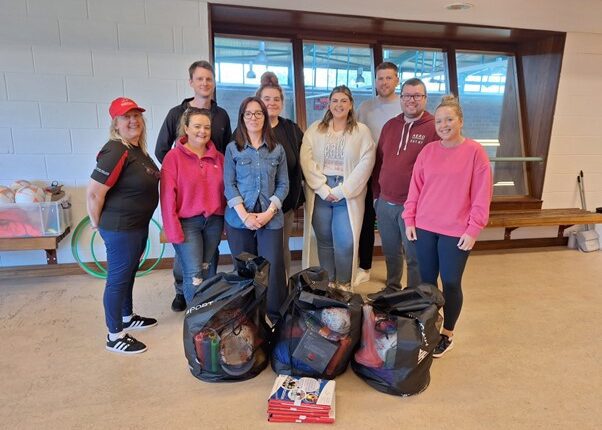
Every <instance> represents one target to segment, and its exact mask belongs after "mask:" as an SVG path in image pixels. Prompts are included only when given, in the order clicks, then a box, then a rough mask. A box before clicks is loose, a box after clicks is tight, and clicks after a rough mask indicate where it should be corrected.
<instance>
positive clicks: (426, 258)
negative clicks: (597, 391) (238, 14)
mask: <svg viewBox="0 0 602 430" xmlns="http://www.w3.org/2000/svg"><path fill="white" fill-rule="evenodd" d="M189 76H190V80H189V82H190V86H191V88H192V89H193V90H194V93H195V95H194V97H192V98H189V99H185V100H184V101H183V102H182V103H181V104H180V105H178V106H176V107H174V108H173V109H171V110H170V111H169V113H168V115H167V117H166V119H165V121H164V123H163V126H162V127H161V130H160V132H159V137H158V140H157V145H156V147H155V155H156V157H157V159H158V160H159V161H160V162H161V163H162V167H161V169H160V170H159V168H158V167H157V166H156V165H155V163H154V162H153V161H152V159H151V158H150V157H149V155H148V152H147V149H146V148H147V147H146V140H145V123H144V118H143V116H142V112H144V109H143V108H141V107H139V106H138V105H137V104H136V103H135V102H134V101H133V100H130V99H127V98H119V99H116V100H115V101H114V102H113V103H112V104H111V107H110V109H109V113H110V115H111V117H112V119H113V121H112V123H111V134H110V140H109V142H108V143H107V144H106V145H105V146H104V147H103V148H102V149H101V151H100V153H99V154H98V156H97V166H96V168H95V170H94V172H93V173H92V178H91V181H90V185H89V187H88V198H87V200H88V213H89V216H90V220H91V224H92V227H93V228H98V230H99V232H100V234H101V236H102V237H103V239H104V240H105V244H106V248H107V263H108V277H107V282H106V287H105V293H104V307H105V316H106V323H107V327H108V331H109V334H108V337H107V340H106V348H107V349H108V350H111V351H114V352H121V353H128V354H132V353H138V352H142V351H144V350H146V346H145V345H144V344H143V343H142V342H140V341H139V340H137V339H135V338H134V337H132V336H130V335H129V334H127V332H128V331H130V330H134V329H144V328H147V327H151V326H154V325H156V324H157V321H156V320H155V319H154V318H146V317H141V316H138V315H136V314H134V313H133V308H132V287H133V283H134V276H135V273H136V270H137V267H138V262H139V257H140V255H141V253H142V252H143V249H144V246H145V243H146V239H147V237H148V224H149V222H150V218H151V216H152V213H153V212H154V209H155V207H156V206H157V204H158V201H159V196H160V202H161V212H162V217H163V224H164V231H165V236H166V238H167V240H168V241H169V242H171V243H173V245H174V248H175V251H176V258H175V263H174V278H175V289H176V295H175V298H174V300H173V302H172V309H173V310H174V311H182V310H185V309H186V306H187V304H189V303H190V302H191V300H192V298H193V297H194V293H195V291H196V288H197V286H198V285H200V283H201V282H202V281H203V280H204V279H207V278H208V277H211V276H212V275H214V274H215V273H216V269H217V261H218V257H219V250H218V245H219V243H220V241H221V238H222V234H223V231H224V229H225V231H226V237H227V240H228V245H229V248H230V252H231V254H232V255H236V254H239V253H240V252H244V251H246V252H251V253H254V254H256V255H262V256H263V257H265V258H266V259H267V260H268V261H269V262H270V265H271V267H270V275H269V285H268V297H267V314H268V316H269V317H270V318H271V319H272V320H274V319H275V318H277V316H278V311H279V309H280V306H281V304H282V302H283V301H284V299H285V296H286V294H287V283H286V279H287V276H289V275H290V274H291V273H290V251H289V249H288V242H289V238H290V236H291V232H292V229H293V222H294V212H295V210H296V209H298V208H299V207H301V205H303V204H304V205H305V217H304V222H305V224H304V242H303V267H306V266H309V265H313V264H320V266H322V267H323V268H324V269H326V271H327V272H328V275H329V281H330V283H331V286H332V287H334V288H340V289H343V290H352V289H353V286H354V285H357V284H358V283H360V282H363V281H366V280H368V279H369V270H370V266H371V262H372V249H373V247H374V218H375V215H376V218H377V219H378V228H379V231H380V235H381V240H382V247H383V253H384V255H385V261H386V267H387V280H386V286H385V290H386V291H395V290H399V289H401V276H402V271H403V259H404V257H405V260H406V264H407V266H408V277H407V279H408V280H407V284H408V286H409V287H413V286H416V285H418V284H419V283H420V282H429V283H432V284H435V285H436V284H437V278H438V276H439V275H441V279H442V284H443V292H444V296H445V299H446V305H445V306H444V328H443V333H442V334H443V336H442V340H441V343H440V344H439V345H438V347H437V350H436V352H435V355H436V356H441V355H443V354H444V353H445V352H446V351H449V350H450V349H451V348H452V347H453V341H452V335H453V330H454V326H455V323H456V321H457V318H458V316H459V313H460V309H461V306H462V290H461V278H462V273H463V270H464V267H465V264H466V260H467V258H468V255H469V252H470V250H471V249H472V247H473V245H474V243H475V240H476V238H477V236H478V234H479V232H480V230H481V229H482V228H483V227H484V226H485V225H486V223H487V218H488V210H489V202H490V200H491V188H492V185H491V170H490V167H489V161H488V158H487V155H486V154H485V152H484V151H483V149H482V148H481V146H480V145H479V144H478V143H477V142H474V141H472V140H470V139H467V138H464V137H463V136H462V134H461V130H462V124H463V117H462V110H461V108H460V106H459V104H458V102H457V100H456V99H455V98H453V97H451V98H444V100H443V101H442V103H441V104H440V105H439V107H438V108H437V109H436V111H435V116H434V117H433V115H431V114H430V113H428V112H426V111H425V107H426V100H427V94H426V86H425V85H424V83H423V82H422V81H420V80H419V79H415V78H414V79H410V80H408V81H406V82H404V84H403V85H402V87H401V99H399V98H398V97H397V96H396V94H395V89H396V87H397V85H398V84H399V78H398V70H397V67H396V66H395V65H394V64H392V63H388V62H385V63H382V64H380V65H379V66H378V67H377V70H376V89H377V93H378V95H377V96H376V97H375V98H374V99H371V100H369V101H366V102H364V103H362V105H361V106H360V107H359V111H358V113H356V111H355V109H354V102H353V94H352V92H351V91H350V90H349V88H347V87H346V86H344V85H343V86H337V87H335V88H334V89H333V90H332V91H331V93H330V95H329V104H328V108H327V110H326V111H325V114H324V117H323V118H322V120H320V121H317V122H315V123H314V124H311V125H310V126H309V127H308V128H307V130H306V131H305V133H303V132H302V131H301V129H300V128H299V126H298V125H297V124H295V123H294V122H293V121H291V120H289V119H286V118H283V117H282V116H281V113H282V110H283V106H284V92H283V91H282V88H281V87H280V85H279V84H278V80H277V78H276V76H275V75H274V74H273V73H271V72H266V73H265V74H264V75H263V76H262V78H261V86H260V87H259V89H258V90H257V92H256V94H255V96H253V97H247V98H245V99H244V100H243V101H242V103H241V105H240V109H239V112H238V126H237V129H236V130H235V131H234V133H232V132H231V128H230V119H229V117H228V114H227V113H226V112H225V110H223V109H222V108H220V107H219V106H217V104H216V102H215V101H214V100H213V93H214V90H215V79H214V71H213V67H212V66H211V64H210V63H208V62H206V61H197V62H195V63H193V64H192V65H191V66H190V68H189ZM412 172H413V173H412ZM159 180H160V190H161V193H160V195H159V193H158V190H157V189H158V183H159ZM377 294H378V293H377ZM369 296H370V295H369Z"/></svg>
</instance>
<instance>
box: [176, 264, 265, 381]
mask: <svg viewBox="0 0 602 430" xmlns="http://www.w3.org/2000/svg"><path fill="white" fill-rule="evenodd" d="M235 261H236V268H237V270H236V272H233V273H218V274H217V275H215V276H213V277H212V278H209V279H207V280H205V281H204V282H203V283H202V284H201V285H200V286H199V287H198V289H197V291H196V293H195V296H194V299H193V300H192V303H191V304H190V306H189V307H188V309H187V310H186V315H185V317H184V352H185V354H186V358H187V360H188V367H189V368H190V371H191V372H192V374H193V375H194V376H195V377H197V378H199V379H201V380H203V381H207V382H230V381H242V380H246V379H250V378H253V377H255V376H257V375H258V374H259V373H260V372H261V371H262V370H263V369H265V368H266V366H267V363H268V355H269V348H268V343H269V342H268V339H269V334H270V333H271V331H270V329H269V328H268V326H267V324H266V321H265V297H266V291H267V279H268V274H269V263H268V262H267V260H266V259H264V258H263V257H256V256H254V255H252V254H247V253H242V254H240V255H239V256H238V257H236V259H235Z"/></svg>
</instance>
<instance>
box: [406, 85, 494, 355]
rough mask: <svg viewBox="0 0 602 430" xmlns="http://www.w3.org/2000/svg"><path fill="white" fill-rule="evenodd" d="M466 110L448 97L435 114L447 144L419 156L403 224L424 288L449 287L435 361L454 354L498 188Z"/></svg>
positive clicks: (443, 142) (434, 144)
mask: <svg viewBox="0 0 602 430" xmlns="http://www.w3.org/2000/svg"><path fill="white" fill-rule="evenodd" d="M462 125H463V115H462V109H461V108H460V105H459V104H458V101H457V99H456V98H455V97H454V96H446V97H443V100H442V101H441V104H440V105H439V106H438V107H437V110H436V111H435V129H436V131H437V134H438V135H439V137H440V138H441V140H436V141H434V142H431V143H429V144H428V145H427V146H426V147H425V148H424V149H423V150H422V152H421V153H420V154H419V155H418V158H417V159H416V163H415V164H414V170H413V173H412V180H411V182H410V191H409V194H408V198H407V200H406V203H405V205H404V206H405V210H404V211H403V215H402V218H403V220H404V221H405V224H406V235H407V237H408V239H409V240H412V241H416V251H417V256H418V265H419V267H420V276H421V278H422V282H426V283H429V284H433V285H437V278H438V276H439V275H441V281H442V283H443V295H444V297H445V305H444V306H443V316H444V322H443V330H442V332H441V340H440V342H439V344H438V345H437V347H436V348H435V351H434V353H433V356H434V357H436V358H438V357H441V356H443V354H445V353H446V352H447V351H449V350H451V349H452V348H453V345H454V344H453V340H452V336H453V332H454V327H455V324H456V321H457V320H458V317H459V316H460V310H461V309H462V274H463V273H464V268H465V266H466V261H467V260H468V255H469V254H470V250H471V249H472V247H473V246H474V244H475V241H476V239H477V236H478V235H479V233H480V232H481V230H482V229H483V228H484V227H485V225H487V220H488V219H489V203H490V202H491V193H492V182H491V167H490V164H489V158H488V157H487V154H486V153H485V150H484V149H483V148H482V147H481V145H480V144H479V143H477V142H475V141H474V140H471V139H468V138H465V137H464V136H462Z"/></svg>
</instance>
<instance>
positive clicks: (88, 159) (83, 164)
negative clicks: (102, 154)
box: [46, 154, 96, 180]
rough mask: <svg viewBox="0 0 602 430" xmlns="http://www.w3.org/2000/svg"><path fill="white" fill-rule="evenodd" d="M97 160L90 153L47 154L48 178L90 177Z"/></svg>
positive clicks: (73, 178) (71, 178) (72, 178)
mask: <svg viewBox="0 0 602 430" xmlns="http://www.w3.org/2000/svg"><path fill="white" fill-rule="evenodd" d="M95 165H96V160H95V157H94V156H90V154H70V155H47V156H46V166H47V169H48V178H63V179H70V180H75V179H81V178H89V177H90V174H91V173H92V170H93V169H94V166H95Z"/></svg>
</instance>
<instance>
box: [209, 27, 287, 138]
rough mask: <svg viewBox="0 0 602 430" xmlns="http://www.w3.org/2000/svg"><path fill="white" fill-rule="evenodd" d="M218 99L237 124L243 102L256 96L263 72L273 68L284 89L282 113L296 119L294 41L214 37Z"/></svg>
mask: <svg viewBox="0 0 602 430" xmlns="http://www.w3.org/2000/svg"><path fill="white" fill-rule="evenodd" d="M213 51H214V52H215V73H216V77H215V79H216V81H217V100H218V103H219V105H220V106H221V107H223V108H224V109H225V110H226V111H227V112H228V115H230V119H231V122H232V124H231V125H232V130H234V129H235V128H236V125H237V115H238V109H239V107H240V103H241V102H242V100H243V99H244V98H245V97H249V96H253V95H255V91H257V89H258V88H259V84H260V78H261V75H262V74H263V73H264V72H265V71H267V70H269V71H271V72H274V73H275V74H276V76H277V77H278V83H279V84H280V86H281V87H282V90H283V91H284V110H283V112H282V116H284V117H286V118H291V119H293V120H294V119H295V91H294V74H293V46H292V43H291V42H288V41H279V40H271V39H251V38H234V37H222V36H216V37H215V40H214V50H213Z"/></svg>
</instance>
